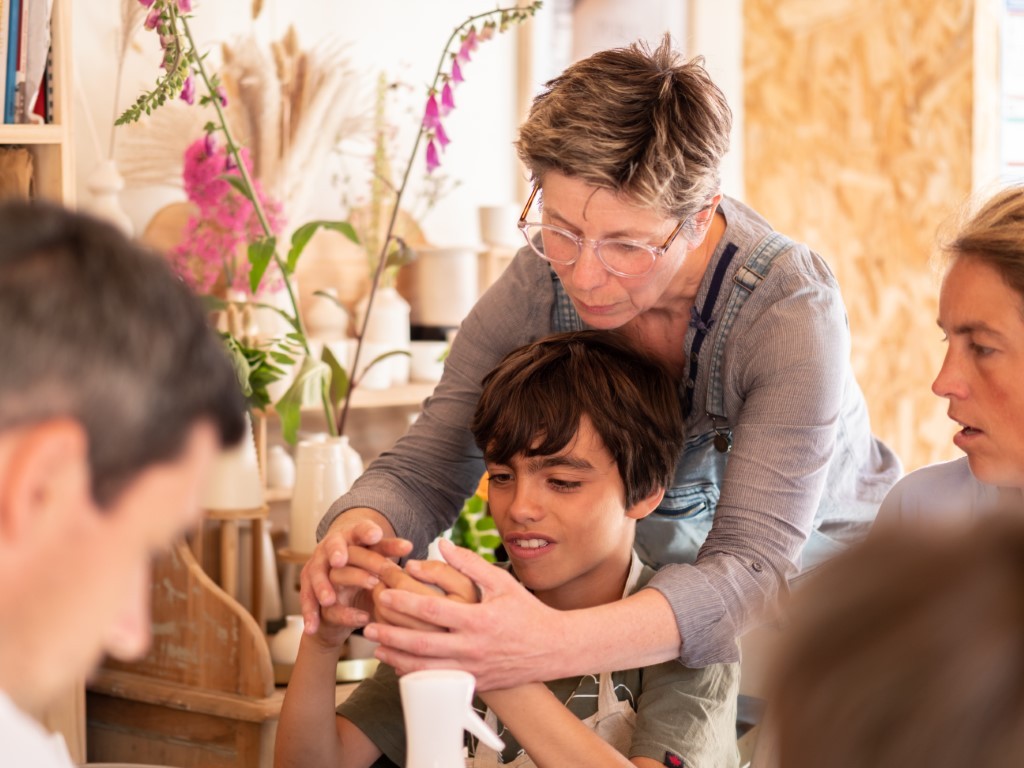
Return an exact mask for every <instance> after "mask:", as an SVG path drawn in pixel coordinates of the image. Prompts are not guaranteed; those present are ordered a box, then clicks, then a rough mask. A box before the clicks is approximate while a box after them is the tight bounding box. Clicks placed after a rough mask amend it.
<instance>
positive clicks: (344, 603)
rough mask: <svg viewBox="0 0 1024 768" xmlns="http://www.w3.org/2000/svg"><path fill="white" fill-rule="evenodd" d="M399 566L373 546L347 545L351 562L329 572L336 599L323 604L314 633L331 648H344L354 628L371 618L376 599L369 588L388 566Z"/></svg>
mask: <svg viewBox="0 0 1024 768" xmlns="http://www.w3.org/2000/svg"><path fill="white" fill-rule="evenodd" d="M387 566H390V567H392V568H398V566H396V565H395V564H394V563H392V562H391V561H390V560H388V559H387V558H386V557H384V556H383V555H381V554H380V553H379V552H374V551H373V550H372V549H367V548H366V547H359V546H351V545H350V546H349V547H348V562H347V564H346V565H344V566H342V567H340V568H331V569H330V571H329V573H328V578H329V579H330V583H331V586H332V587H333V588H334V593H335V596H336V601H335V602H334V604H333V605H329V606H323V607H321V608H320V621H319V622H318V626H317V627H316V629H315V630H314V631H313V632H312V633H311V634H313V635H314V636H315V637H316V638H317V640H318V641H319V642H320V643H321V644H322V645H323V646H325V647H328V648H334V647H337V648H339V649H340V648H341V645H342V644H343V643H344V642H345V640H346V639H347V638H348V636H349V635H350V634H352V630H353V629H356V628H358V627H362V626H365V625H366V624H367V622H369V621H370V611H371V610H372V608H373V600H372V597H371V594H370V590H372V589H374V588H375V587H376V586H378V584H379V581H380V580H379V577H378V575H377V574H378V573H379V572H380V571H381V570H382V569H384V568H385V567H387Z"/></svg>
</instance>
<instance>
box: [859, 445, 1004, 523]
mask: <svg viewBox="0 0 1024 768" xmlns="http://www.w3.org/2000/svg"><path fill="white" fill-rule="evenodd" d="M998 500H999V492H998V489H997V488H995V487H994V486H991V485H987V484H986V483H983V482H981V481H980V480H978V479H977V478H976V477H975V476H974V475H973V474H972V473H971V467H970V464H969V463H968V460H967V457H966V456H962V457H961V458H959V459H954V460H952V461H944V462H941V463H938V464H929V465H928V466H926V467H921V468H920V469H917V470H914V471H913V472H910V473H909V474H907V475H905V476H904V477H902V478H901V479H900V480H899V481H898V482H897V483H896V484H895V485H894V486H893V487H892V489H891V490H890V491H889V493H888V494H887V495H886V497H885V499H884V500H883V501H882V506H881V507H880V508H879V511H878V518H877V520H876V522H875V528H876V529H882V528H886V527H888V526H892V525H924V526H936V525H954V526H955V525H962V524H965V523H970V522H972V521H973V520H975V519H976V518H977V517H978V516H979V515H981V514H983V513H984V511H985V510H987V509H991V508H993V507H994V506H996V505H997V504H998Z"/></svg>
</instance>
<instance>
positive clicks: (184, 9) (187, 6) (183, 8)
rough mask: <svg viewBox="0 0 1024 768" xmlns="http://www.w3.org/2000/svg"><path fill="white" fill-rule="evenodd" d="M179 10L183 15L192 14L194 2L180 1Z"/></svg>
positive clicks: (190, 0)
mask: <svg viewBox="0 0 1024 768" xmlns="http://www.w3.org/2000/svg"><path fill="white" fill-rule="evenodd" d="M178 10H179V11H180V12H181V13H192V0H178Z"/></svg>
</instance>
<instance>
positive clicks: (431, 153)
mask: <svg viewBox="0 0 1024 768" xmlns="http://www.w3.org/2000/svg"><path fill="white" fill-rule="evenodd" d="M440 165H441V161H440V159H438V157H437V145H436V144H434V140H433V139H431V140H430V143H429V144H427V173H433V172H434V171H436V170H437V169H438V167H440Z"/></svg>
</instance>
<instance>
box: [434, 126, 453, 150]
mask: <svg viewBox="0 0 1024 768" xmlns="http://www.w3.org/2000/svg"><path fill="white" fill-rule="evenodd" d="M434 137H435V138H436V139H437V143H438V144H440V145H441V149H444V148H445V147H447V146H448V145H449V144H450V143H451V139H449V138H448V134H447V133H445V132H444V126H443V125H441V124H440V123H438V124H437V128H436V129H435V131H434Z"/></svg>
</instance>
